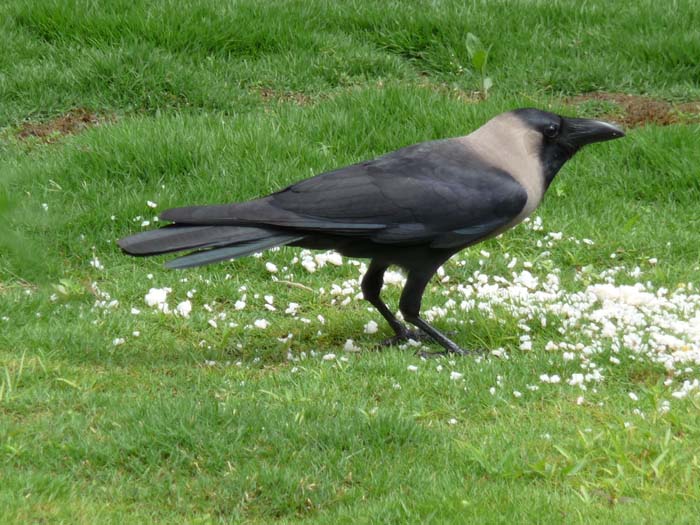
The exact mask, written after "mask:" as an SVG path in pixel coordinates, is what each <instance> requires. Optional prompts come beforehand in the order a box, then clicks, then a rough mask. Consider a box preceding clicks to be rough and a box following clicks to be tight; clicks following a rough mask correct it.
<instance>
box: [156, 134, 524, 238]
mask: <svg viewBox="0 0 700 525" xmlns="http://www.w3.org/2000/svg"><path fill="white" fill-rule="evenodd" d="M526 201H527V192H526V191H525V189H524V188H523V187H522V186H521V185H520V184H519V183H518V182H517V181H516V180H515V179H514V178H513V177H511V176H510V175H509V174H508V173H506V172H504V171H502V170H499V169H496V168H494V167H492V166H488V165H487V164H485V163H484V162H483V161H482V160H480V159H479V158H478V157H476V156H475V155H474V154H472V153H471V152H470V151H469V150H467V149H466V148H465V147H464V146H463V145H462V144H461V143H459V142H458V141H455V140H442V141H435V142H426V143H422V144H417V145H415V146H409V147H407V148H403V149H400V150H398V151H395V152H393V153H390V154H388V155H385V156H383V157H379V158H377V159H374V160H372V161H368V162H363V163H360V164H354V165H352V166H348V167H346V168H341V169H338V170H334V171H331V172H327V173H324V174H321V175H317V176H316V177H312V178H310V179H307V180H304V181H301V182H298V183H296V184H293V185H292V186H289V187H288V188H285V189H284V190H281V191H279V192H277V193H274V194H272V195H269V196H268V197H264V198H262V199H257V200H254V201H249V202H244V203H238V204H229V205H221V206H201V207H189V208H176V209H173V210H168V211H166V212H164V213H163V214H162V216H161V217H162V218H163V219H165V220H171V221H175V222H178V223H186V224H217V225H218V224H250V225H266V226H277V227H280V228H285V229H293V230H301V231H309V232H323V233H327V234H337V235H361V236H362V237H364V238H368V239H370V240H372V241H374V242H378V243H388V244H417V243H421V244H423V243H429V244H431V245H432V246H435V247H449V246H457V245H463V244H465V243H470V242H473V241H476V240H478V239H480V238H482V237H484V236H486V235H488V234H489V233H491V232H493V231H494V230H497V229H499V228H501V227H503V226H504V225H506V224H508V223H509V222H510V221H512V220H513V219H514V218H515V217H516V216H517V215H518V214H519V213H520V211H521V210H522V209H523V207H524V206H525V203H526Z"/></svg>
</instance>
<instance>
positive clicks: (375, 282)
mask: <svg viewBox="0 0 700 525" xmlns="http://www.w3.org/2000/svg"><path fill="white" fill-rule="evenodd" d="M387 268H388V266H387V265H384V264H380V263H377V262H376V261H375V260H372V261H371V262H370V263H369V268H367V273H365V276H364V278H363V279H362V285H361V287H362V296H363V297H364V298H365V300H367V301H369V302H370V303H371V304H372V306H374V307H375V308H376V309H377V310H379V313H380V314H382V317H384V319H386V322H387V323H389V326H391V328H392V330H394V332H396V336H397V337H400V338H403V339H405V338H406V337H408V329H407V328H406V326H405V325H404V324H403V323H402V322H401V321H399V320H398V319H397V318H396V316H395V315H394V314H393V313H392V311H391V310H389V307H388V306H387V305H386V304H385V303H384V301H382V299H381V297H380V296H379V294H380V293H381V291H382V285H383V284H384V272H386V269H387Z"/></svg>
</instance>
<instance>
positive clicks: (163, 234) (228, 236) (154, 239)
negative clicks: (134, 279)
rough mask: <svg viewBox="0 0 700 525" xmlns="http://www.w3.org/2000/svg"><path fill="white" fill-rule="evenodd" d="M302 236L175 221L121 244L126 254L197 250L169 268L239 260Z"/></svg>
mask: <svg viewBox="0 0 700 525" xmlns="http://www.w3.org/2000/svg"><path fill="white" fill-rule="evenodd" d="M302 237H303V236H299V235H294V234H288V233H283V232H280V231H274V230H267V229H265V228H256V227H246V226H187V225H179V224H172V225H170V226H165V227H164V228H160V229H159V230H152V231H147V232H142V233H137V234H136V235H131V236H129V237H125V238H123V239H120V240H119V241H117V243H118V244H119V246H120V247H121V249H122V250H124V251H125V252H126V253H128V254H130V255H137V256H147V255H157V254H162V253H170V252H179V251H183V250H196V251H195V252H194V253H190V254H188V255H185V256H183V257H178V258H177V259H174V260H172V261H168V262H167V263H165V266H166V267H168V268H189V267H192V266H203V265H205V264H211V263H215V262H219V261H224V260H227V259H237V258H239V257H244V256H246V255H250V254H252V253H255V252H260V251H263V250H267V249H268V248H273V247H275V246H283V245H285V244H289V243H292V242H294V241H297V240H299V239H301V238H302Z"/></svg>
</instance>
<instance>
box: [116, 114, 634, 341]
mask: <svg viewBox="0 0 700 525" xmlns="http://www.w3.org/2000/svg"><path fill="white" fill-rule="evenodd" d="M622 136H624V132H623V131H622V130H620V129H619V128H617V127H615V126H613V125H612V124H608V123H606V122H600V121H597V120H590V119H581V118H569V117H561V116H559V115H555V114H553V113H547V112H544V111H539V110H537V109H518V110H515V111H511V112H508V113H503V114H501V115H498V116H496V117H495V118H493V119H491V120H490V121H488V122H487V123H486V124H484V125H483V126H482V127H480V128H479V129H477V130H476V131H474V132H472V133H471V134H469V135H466V136H464V137H456V138H450V139H443V140H435V141H430V142H423V143H420V144H415V145H413V146H408V147H405V148H401V149H399V150H397V151H394V152H392V153H388V154H386V155H383V156H381V157H378V158H376V159H373V160H369V161H365V162H360V163H358V164H353V165H351V166H347V167H345V168H340V169H337V170H333V171H329V172H327V173H323V174H320V175H317V176H315V177H312V178H310V179H307V180H303V181H301V182H298V183H296V184H293V185H291V186H289V187H287V188H285V189H283V190H281V191H278V192H277V193H273V194H271V195H268V196H266V197H262V198H259V199H255V200H251V201H247V202H241V203H234V204H222V205H214V206H190V207H185V208H173V209H170V210H166V211H164V212H163V213H161V215H160V218H161V219H163V220H166V221H171V222H172V223H173V224H170V225H168V226H165V227H163V228H160V229H158V230H153V231H147V232H143V233H138V234H136V235H132V236H130V237H126V238H124V239H121V240H120V241H119V246H120V247H121V248H122V249H123V250H124V251H125V252H127V253H129V254H131V255H155V254H162V253H168V252H177V251H182V250H195V251H194V253H190V254H189V255H185V256H183V257H179V258H177V259H174V260H172V261H169V262H167V263H166V264H165V266H166V267H168V268H187V267H191V266H201V265H205V264H210V263H214V262H218V261H225V260H228V259H236V258H238V257H243V256H245V255H250V254H252V253H254V252H259V251H262V250H265V249H268V248H272V247H273V246H281V245H290V246H301V247H304V248H311V249H324V250H325V249H334V250H337V251H338V252H340V253H341V254H343V255H346V256H349V257H360V258H368V259H371V262H370V265H369V268H368V270H367V273H366V274H365V276H364V278H363V279H362V293H363V296H364V298H365V299H366V300H367V301H369V302H370V303H371V304H373V305H374V306H375V307H376V308H377V310H379V312H380V313H381V314H382V316H383V317H384V318H385V319H386V320H387V322H388V323H389V325H391V328H392V329H393V330H394V332H395V333H396V336H395V337H394V338H392V341H401V340H405V339H408V338H418V337H419V336H421V335H425V334H427V335H428V336H429V337H431V338H432V339H434V340H435V341H436V342H437V343H439V344H440V345H442V346H443V348H444V349H445V350H446V351H447V352H453V353H457V354H465V353H467V352H466V351H465V350H462V349H461V348H460V347H459V346H457V344H455V343H454V342H453V341H451V340H450V339H448V338H447V337H446V336H445V335H444V334H443V333H441V332H439V331H438V330H436V329H435V328H434V327H432V326H431V325H429V324H428V323H427V322H426V321H425V320H424V319H422V318H421V317H420V307H421V300H422V297H423V292H424V290H425V287H426V285H427V284H428V282H429V281H430V278H431V277H432V276H433V275H434V274H435V272H436V271H437V269H438V267H439V266H440V265H441V264H443V263H444V262H445V261H447V259H449V258H450V257H451V256H452V255H453V254H455V253H456V252H458V251H460V250H462V249H463V248H466V247H467V246H470V245H472V244H475V243H478V242H480V241H483V240H484V239H488V238H490V237H494V236H495V235H498V234H500V233H501V232H503V231H505V230H507V229H509V228H512V227H513V226H515V225H517V224H518V223H520V222H521V221H522V220H523V219H525V218H526V217H527V216H528V215H530V214H531V213H532V212H533V211H534V210H535V208H537V206H538V205H539V203H540V201H541V200H542V196H543V195H544V193H545V191H546V190H547V188H548V187H549V185H550V184H551V182H552V180H553V179H554V176H555V175H556V174H557V172H558V171H559V169H560V168H561V167H562V165H563V164H564V163H565V162H566V161H567V160H569V159H570V158H571V157H572V156H573V155H574V154H575V153H576V152H577V151H578V150H579V149H580V148H581V147H583V146H585V145H586V144H591V143H593V142H601V141H605V140H611V139H615V138H619V137H622ZM390 265H396V266H399V267H401V268H403V269H404V270H405V271H406V272H407V280H406V285H405V287H404V289H403V292H402V294H401V299H400V302H399V310H400V311H401V313H402V314H403V318H404V319H405V320H406V321H408V322H409V323H411V324H413V325H415V326H416V327H418V328H419V329H420V332H414V331H411V330H409V329H408V328H407V327H406V326H405V325H404V324H403V323H402V322H401V321H399V320H398V319H397V318H396V316H395V315H394V314H393V313H392V312H391V310H389V308H388V307H387V305H386V304H385V303H384V302H383V301H382V300H381V298H380V291H381V288H382V284H383V277H384V272H385V271H386V269H387V268H388V267H389V266H390Z"/></svg>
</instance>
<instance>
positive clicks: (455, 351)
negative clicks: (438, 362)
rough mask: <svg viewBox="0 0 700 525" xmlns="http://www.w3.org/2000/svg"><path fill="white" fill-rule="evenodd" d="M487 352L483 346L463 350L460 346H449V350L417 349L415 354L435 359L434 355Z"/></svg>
mask: <svg viewBox="0 0 700 525" xmlns="http://www.w3.org/2000/svg"><path fill="white" fill-rule="evenodd" d="M487 353H488V350H486V349H484V348H477V349H474V350H465V349H464V348H460V347H455V348H451V349H450V350H441V351H438V352H426V351H425V350H419V351H418V352H416V355H417V356H418V357H423V358H425V359H435V358H436V357H448V356H451V355H458V356H476V355H485V354H487Z"/></svg>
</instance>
